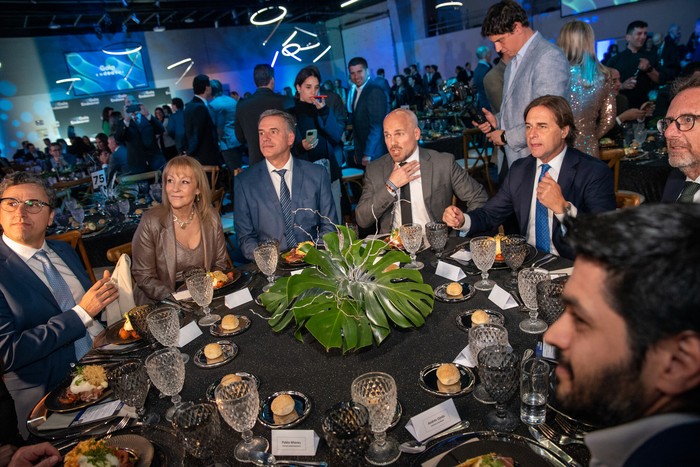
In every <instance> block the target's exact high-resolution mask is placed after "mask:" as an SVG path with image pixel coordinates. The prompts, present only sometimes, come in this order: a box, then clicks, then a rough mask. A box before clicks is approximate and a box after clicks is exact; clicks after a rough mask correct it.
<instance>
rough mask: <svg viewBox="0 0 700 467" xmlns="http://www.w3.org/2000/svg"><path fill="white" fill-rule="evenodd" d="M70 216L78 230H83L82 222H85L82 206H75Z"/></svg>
mask: <svg viewBox="0 0 700 467" xmlns="http://www.w3.org/2000/svg"><path fill="white" fill-rule="evenodd" d="M70 214H71V216H73V219H75V221H76V222H77V223H79V224H80V227H79V228H80V230H83V221H84V220H85V209H83V207H82V206H77V207H75V208H73V209H71V210H70Z"/></svg>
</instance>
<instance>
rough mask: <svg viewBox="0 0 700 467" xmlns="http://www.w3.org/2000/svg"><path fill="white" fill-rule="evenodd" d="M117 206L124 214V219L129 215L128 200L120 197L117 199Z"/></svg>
mask: <svg viewBox="0 0 700 467" xmlns="http://www.w3.org/2000/svg"><path fill="white" fill-rule="evenodd" d="M117 208H118V209H119V212H120V213H121V215H122V216H124V219H126V218H127V217H128V215H129V200H128V199H120V200H119V201H117Z"/></svg>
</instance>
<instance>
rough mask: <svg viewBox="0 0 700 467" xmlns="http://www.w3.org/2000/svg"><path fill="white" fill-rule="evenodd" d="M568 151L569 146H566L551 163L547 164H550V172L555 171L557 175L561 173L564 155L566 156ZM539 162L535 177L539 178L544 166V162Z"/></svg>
mask: <svg viewBox="0 0 700 467" xmlns="http://www.w3.org/2000/svg"><path fill="white" fill-rule="evenodd" d="M567 149H568V147H567V146H564V149H563V150H562V151H561V152H560V153H559V154H557V155H556V156H554V159H552V160H551V161H549V162H547V164H549V170H554V171H555V172H556V173H557V174H558V173H560V172H561V165H562V164H563V163H564V154H566V150H567ZM536 160H537V169H536V170H535V175H536V176H539V173H540V172H539V171H540V167H541V166H542V161H541V160H539V159H536Z"/></svg>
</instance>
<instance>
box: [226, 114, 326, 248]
mask: <svg viewBox="0 0 700 467" xmlns="http://www.w3.org/2000/svg"><path fill="white" fill-rule="evenodd" d="M295 125H296V123H295V121H294V117H293V116H291V115H290V114H288V113H287V112H284V111H281V110H276V109H272V110H266V111H265V112H263V113H262V115H260V119H259V120H258V135H259V139H260V150H261V151H262V154H263V156H264V157H265V160H263V161H260V162H258V163H257V164H254V165H252V166H251V167H250V168H248V169H246V170H244V171H243V173H242V174H240V175H239V176H238V177H236V184H235V185H234V197H233V200H234V201H233V202H234V212H235V213H236V216H235V223H236V235H237V236H238V243H239V245H240V247H241V252H242V253H243V256H245V257H246V258H247V259H249V260H251V261H252V260H253V259H254V258H253V250H255V247H257V246H258V244H259V243H261V242H264V241H266V240H277V241H279V243H280V250H281V251H285V250H289V249H291V248H293V247H295V246H297V244H298V243H300V242H303V241H308V240H312V241H315V240H317V239H319V238H321V236H323V234H325V233H327V232H331V231H334V230H335V226H334V225H333V223H335V222H337V217H336V211H335V203H334V202H333V194H332V193H331V180H330V177H329V175H328V171H326V169H325V168H324V167H323V166H322V165H318V164H312V163H310V162H306V161H303V160H300V159H297V158H294V157H292V154H291V148H292V145H293V144H294V127H295Z"/></svg>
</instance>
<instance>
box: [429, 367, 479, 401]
mask: <svg viewBox="0 0 700 467" xmlns="http://www.w3.org/2000/svg"><path fill="white" fill-rule="evenodd" d="M440 365H442V363H433V364H431V365H428V366H426V367H425V368H423V369H422V370H421V371H420V387H421V388H422V389H423V390H424V391H426V392H429V393H430V394H433V395H435V396H440V397H459V396H463V395H465V394H469V393H470V392H472V389H474V373H473V372H472V370H470V369H469V368H467V367H466V366H463V365H460V364H459V363H453V365H455V366H456V367H457V369H458V370H459V373H460V375H461V377H460V380H459V382H460V386H461V389H460V390H459V391H455V392H443V391H440V389H438V379H437V369H438V368H439V367H440Z"/></svg>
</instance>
